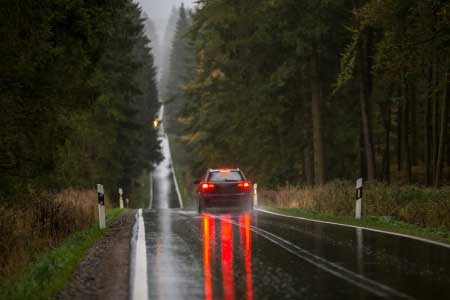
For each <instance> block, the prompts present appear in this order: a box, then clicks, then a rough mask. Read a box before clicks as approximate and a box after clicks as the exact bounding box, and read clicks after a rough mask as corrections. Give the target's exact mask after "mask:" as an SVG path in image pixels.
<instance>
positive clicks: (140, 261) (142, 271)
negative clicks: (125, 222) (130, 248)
mask: <svg viewBox="0 0 450 300" xmlns="http://www.w3.org/2000/svg"><path fill="white" fill-rule="evenodd" d="M136 224H137V230H136V231H137V233H135V234H136V244H135V249H134V250H135V251H134V256H132V257H134V261H132V267H133V268H132V270H131V271H132V272H131V275H132V278H133V279H132V290H131V299H133V300H138V299H139V300H145V299H148V286H147V284H148V280H147V248H146V246H145V225H144V218H143V217H142V209H139V210H138V213H137V222H136Z"/></svg>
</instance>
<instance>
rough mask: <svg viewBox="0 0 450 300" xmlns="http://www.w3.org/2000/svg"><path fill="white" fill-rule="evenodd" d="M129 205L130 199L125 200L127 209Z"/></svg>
mask: <svg viewBox="0 0 450 300" xmlns="http://www.w3.org/2000/svg"><path fill="white" fill-rule="evenodd" d="M128 203H130V200H129V199H128V198H126V199H125V204H126V206H127V208H128Z"/></svg>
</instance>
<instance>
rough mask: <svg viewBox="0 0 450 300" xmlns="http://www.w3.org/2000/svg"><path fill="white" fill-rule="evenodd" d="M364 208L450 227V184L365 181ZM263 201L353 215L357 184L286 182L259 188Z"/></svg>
mask: <svg viewBox="0 0 450 300" xmlns="http://www.w3.org/2000/svg"><path fill="white" fill-rule="evenodd" d="M363 197H364V206H363V212H364V214H365V215H367V216H385V217H389V218H394V219H397V220H400V221H404V222H407V223H410V224H415V225H419V226H422V227H444V228H447V229H450V187H444V188H441V189H432V188H428V187H420V186H414V185H405V186H398V185H387V184H383V183H376V182H373V183H366V184H365V186H364V196H363ZM259 198H260V203H261V204H262V205H266V206H273V207H281V208H300V209H305V210H308V211H315V212H319V213H323V214H328V215H334V216H353V215H354V207H355V186H354V183H352V182H349V181H334V182H330V183H328V184H326V185H324V186H320V187H306V186H297V187H293V186H287V187H283V188H279V189H278V190H262V191H260V196H259Z"/></svg>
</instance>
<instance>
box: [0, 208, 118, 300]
mask: <svg viewBox="0 0 450 300" xmlns="http://www.w3.org/2000/svg"><path fill="white" fill-rule="evenodd" d="M123 212H124V210H123V209H119V208H114V209H108V210H107V216H106V218H107V225H110V224H112V223H113V222H114V221H115V220H117V218H118V217H119V216H120V214H121V213H123ZM102 235H103V231H102V230H100V229H99V227H98V223H97V224H94V225H92V226H90V227H89V228H88V229H86V230H82V231H78V232H75V233H74V234H72V235H70V236H69V237H68V238H67V239H65V240H64V241H63V242H62V243H61V244H60V245H59V246H58V247H56V248H54V249H52V250H50V251H49V252H48V253H47V254H45V255H42V256H38V257H37V258H36V259H35V260H34V261H33V262H32V263H31V264H30V265H29V266H28V267H26V268H24V269H23V270H22V271H21V272H19V273H18V274H16V275H14V276H13V278H8V279H5V280H4V282H2V283H0V299H11V300H16V299H17V300H19V299H36V300H40V299H50V298H51V296H52V295H53V294H55V293H57V292H58V291H61V290H62V289H64V287H65V286H66V284H67V282H68V281H69V279H70V275H71V274H72V272H73V270H74V269H75V267H76V266H77V265H78V263H79V262H80V261H81V259H82V258H83V257H84V255H85V254H86V252H87V251H88V249H90V248H91V247H92V246H93V245H94V243H95V242H96V241H97V240H98V239H99V238H100V237H101V236H102Z"/></svg>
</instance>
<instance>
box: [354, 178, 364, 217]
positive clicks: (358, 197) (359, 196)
mask: <svg viewBox="0 0 450 300" xmlns="http://www.w3.org/2000/svg"><path fill="white" fill-rule="evenodd" d="M362 195H363V179H362V178H358V179H357V180H356V207H355V218H356V219H361V216H362Z"/></svg>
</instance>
